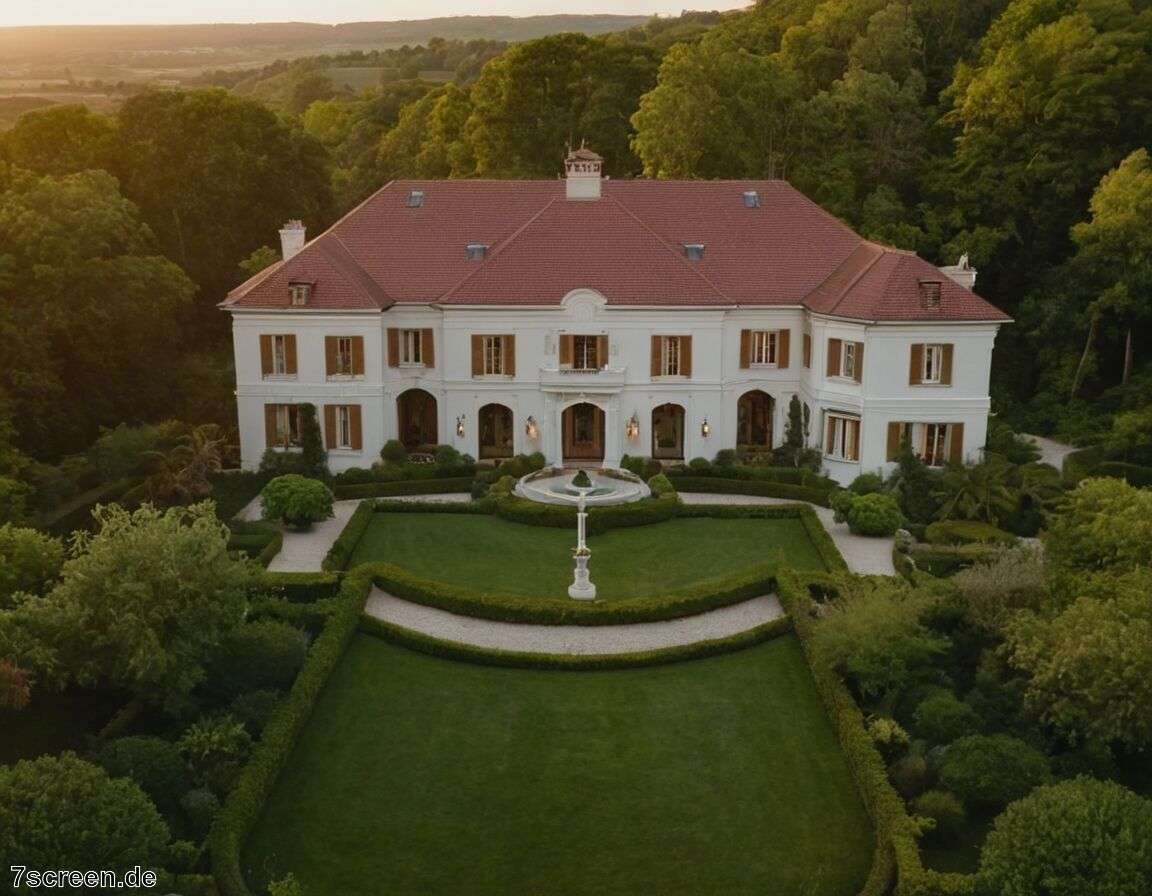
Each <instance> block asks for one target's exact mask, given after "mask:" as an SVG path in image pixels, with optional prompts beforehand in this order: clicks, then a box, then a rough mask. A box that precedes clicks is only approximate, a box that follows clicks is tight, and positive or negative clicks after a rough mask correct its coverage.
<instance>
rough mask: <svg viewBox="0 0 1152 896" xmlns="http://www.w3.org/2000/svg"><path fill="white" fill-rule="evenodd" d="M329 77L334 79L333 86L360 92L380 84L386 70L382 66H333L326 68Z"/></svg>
mask: <svg viewBox="0 0 1152 896" xmlns="http://www.w3.org/2000/svg"><path fill="white" fill-rule="evenodd" d="M326 71H327V73H328V77H329V78H331V79H332V86H333V87H337V88H339V87H347V88H348V89H349V90H352V91H355V92H357V93H359V92H360V91H361V90H364V89H365V88H367V87H376V86H378V85H379V84H380V74H381V72H383V71H384V69H383V68H381V67H380V66H362V67H360V68H344V67H341V66H332V67H331V68H328V69H326Z"/></svg>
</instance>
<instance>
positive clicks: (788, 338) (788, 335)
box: [776, 330, 792, 370]
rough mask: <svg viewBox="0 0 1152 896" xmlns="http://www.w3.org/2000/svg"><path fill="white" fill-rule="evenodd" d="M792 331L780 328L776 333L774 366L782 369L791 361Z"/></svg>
mask: <svg viewBox="0 0 1152 896" xmlns="http://www.w3.org/2000/svg"><path fill="white" fill-rule="evenodd" d="M791 345H792V331H791V330H780V331H779V332H778V333H777V334H776V366H777V367H779V368H780V369H781V370H783V369H784V368H785V367H787V366H788V365H789V363H790V361H791V358H790V354H791V352H790V349H791Z"/></svg>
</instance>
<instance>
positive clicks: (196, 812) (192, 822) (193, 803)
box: [180, 787, 220, 839]
mask: <svg viewBox="0 0 1152 896" xmlns="http://www.w3.org/2000/svg"><path fill="white" fill-rule="evenodd" d="M180 808H181V809H183V810H184V818H185V820H186V821H187V823H188V827H189V828H190V830H191V832H192V833H193V834H195V835H196V837H197V839H203V838H204V837H206V836H207V835H208V830H209V829H210V828H211V827H212V822H213V821H215V820H216V814H217V813H218V812H219V811H220V800H218V799H217V798H216V794H214V793H213V792H212V791H211V790H209V789H208V788H207V787H197V788H196V789H195V790H189V791H188V792H187V793H186V794H184V797H183V798H182V799H181V800H180Z"/></svg>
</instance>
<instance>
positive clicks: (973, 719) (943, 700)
mask: <svg viewBox="0 0 1152 896" xmlns="http://www.w3.org/2000/svg"><path fill="white" fill-rule="evenodd" d="M982 727H983V724H982V720H981V718H980V714H979V713H977V712H976V710H974V709H973V708H972V707H971V706H969V705H968V704H967V703H964V702H963V701H961V700H958V699H957V698H956V695H955V694H953V693H952V692H951V691H941V692H940V693H938V694H933V695H932V696H931V697H928V698H927V699H926V700H923V701H922V702H921V703H920V705H919V706H917V707H916V712H915V714H914V722H913V730H914V731H915V732H916V736H917V737H922V738H924V739H925V740H927V741H931V742H932V743H934V744H950V743H952V741H954V740H958V739H959V738H961V737H966V736H967V735H969V734H979V733H980V730H981V728H982Z"/></svg>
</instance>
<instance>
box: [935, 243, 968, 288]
mask: <svg viewBox="0 0 1152 896" xmlns="http://www.w3.org/2000/svg"><path fill="white" fill-rule="evenodd" d="M940 271H941V273H943V274H944V276H945V277H947V278H948V279H949V280H951V281H952V282H953V283H958V284H960V285H961V286H963V287H964V288H965V289H974V288H975V286H976V269H975V268H974V267H972V265H971V263H970V262H969V261H968V253H967V252H965V253H964V254H963V255H961V256H960V260H959V261H958V262H956V264H950V265H948V266H947V267H944V268H940Z"/></svg>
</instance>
